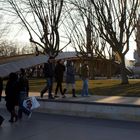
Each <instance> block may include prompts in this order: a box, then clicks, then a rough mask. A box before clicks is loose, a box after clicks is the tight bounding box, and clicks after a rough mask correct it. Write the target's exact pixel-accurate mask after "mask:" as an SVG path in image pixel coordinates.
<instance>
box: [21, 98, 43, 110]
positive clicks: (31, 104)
mask: <svg viewBox="0 0 140 140" xmlns="http://www.w3.org/2000/svg"><path fill="white" fill-rule="evenodd" d="M23 106H24V107H25V108H26V109H27V110H33V109H36V108H38V107H39V106H40V104H39V102H38V101H37V99H36V97H34V96H31V97H28V98H27V99H25V100H24V101H23Z"/></svg>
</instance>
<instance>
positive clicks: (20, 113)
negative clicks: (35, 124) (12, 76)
mask: <svg viewBox="0 0 140 140" xmlns="http://www.w3.org/2000/svg"><path fill="white" fill-rule="evenodd" d="M26 98H27V93H26V92H24V91H23V92H20V94H19V110H18V117H19V118H22V112H23V113H25V114H26V115H29V114H30V113H31V111H29V110H28V109H26V108H25V107H24V106H23V101H24V100H25V99H26Z"/></svg>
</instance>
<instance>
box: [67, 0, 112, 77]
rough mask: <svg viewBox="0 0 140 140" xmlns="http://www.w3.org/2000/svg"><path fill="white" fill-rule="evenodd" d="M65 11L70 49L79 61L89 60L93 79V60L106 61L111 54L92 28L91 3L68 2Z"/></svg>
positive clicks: (92, 11)
mask: <svg viewBox="0 0 140 140" xmlns="http://www.w3.org/2000/svg"><path fill="white" fill-rule="evenodd" d="M65 11H67V13H68V17H69V18H68V19H67V21H68V22H67V24H66V23H65V26H66V32H67V34H68V36H69V38H70V39H71V44H72V47H74V48H75V50H76V52H77V54H78V56H80V58H81V59H82V58H83V59H88V60H90V61H89V65H90V70H91V71H92V73H91V77H92V78H94V69H95V66H94V61H95V59H96V58H97V57H98V58H100V59H108V56H109V59H112V55H111V54H112V52H111V51H110V49H108V48H107V46H106V43H105V41H104V40H103V39H102V38H100V34H99V32H97V31H96V28H94V26H93V25H94V24H95V23H94V21H95V19H94V16H93V14H94V9H93V6H92V3H91V1H89V0H87V1H85V0H81V1H79V0H69V3H68V6H67V7H66V10H65ZM81 56H82V57H81Z"/></svg>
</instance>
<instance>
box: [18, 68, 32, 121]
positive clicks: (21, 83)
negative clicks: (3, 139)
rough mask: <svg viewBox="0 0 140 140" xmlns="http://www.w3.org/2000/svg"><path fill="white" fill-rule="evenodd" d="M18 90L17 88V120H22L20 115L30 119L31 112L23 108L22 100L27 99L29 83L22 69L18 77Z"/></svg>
mask: <svg viewBox="0 0 140 140" xmlns="http://www.w3.org/2000/svg"><path fill="white" fill-rule="evenodd" d="M18 88H19V110H18V118H19V119H22V113H24V114H25V115H27V116H28V118H30V117H31V115H32V111H31V110H28V109H27V108H25V107H24V106H23V102H24V100H25V99H26V98H27V97H28V94H29V82H28V79H27V78H26V73H25V70H24V69H22V68H21V69H20V77H19V80H18Z"/></svg>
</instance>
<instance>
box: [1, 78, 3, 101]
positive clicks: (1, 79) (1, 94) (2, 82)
mask: <svg viewBox="0 0 140 140" xmlns="http://www.w3.org/2000/svg"><path fill="white" fill-rule="evenodd" d="M2 90H3V80H2V78H1V77H0V101H1V98H2Z"/></svg>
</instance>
